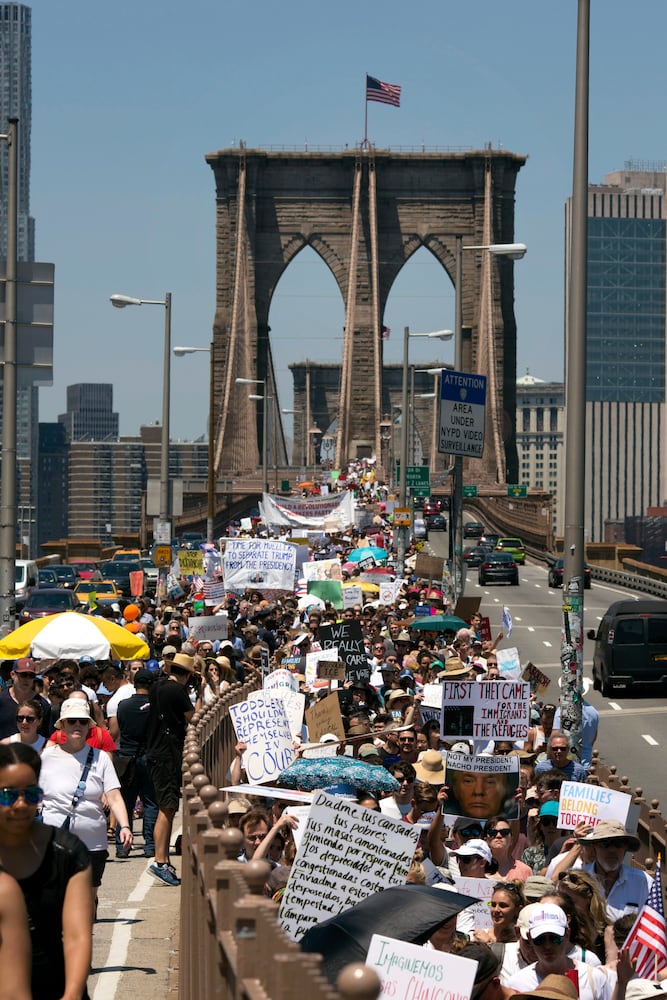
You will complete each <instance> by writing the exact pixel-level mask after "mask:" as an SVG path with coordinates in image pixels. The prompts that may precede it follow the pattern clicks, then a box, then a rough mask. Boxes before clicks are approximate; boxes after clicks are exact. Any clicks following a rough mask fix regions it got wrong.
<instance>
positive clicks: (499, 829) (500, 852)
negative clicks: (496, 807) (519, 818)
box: [485, 816, 533, 882]
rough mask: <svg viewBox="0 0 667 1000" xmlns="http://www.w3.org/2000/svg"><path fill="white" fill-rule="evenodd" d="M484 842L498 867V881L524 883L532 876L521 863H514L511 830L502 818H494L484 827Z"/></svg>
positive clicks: (526, 866) (506, 821)
mask: <svg viewBox="0 0 667 1000" xmlns="http://www.w3.org/2000/svg"><path fill="white" fill-rule="evenodd" d="M485 836H486V842H487V844H488V845H489V847H490V849H491V854H492V855H493V860H494V861H495V862H496V864H497V865H498V873H497V875H496V876H495V877H496V878H498V879H502V880H503V881H507V880H508V879H520V880H521V881H522V882H525V881H526V879H527V878H530V876H531V875H532V874H533V872H532V870H531V869H530V868H529V867H528V865H525V864H524V863H523V861H515V860H514V858H513V857H512V828H511V826H510V824H509V821H508V820H506V819H503V817H502V816H494V818H493V819H490V820H489V822H488V824H487V827H486V833H485Z"/></svg>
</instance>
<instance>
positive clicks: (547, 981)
mask: <svg viewBox="0 0 667 1000" xmlns="http://www.w3.org/2000/svg"><path fill="white" fill-rule="evenodd" d="M516 995H517V997H526V998H527V997H531V1000H538V998H539V1000H577V997H578V995H579V994H578V992H577V988H576V986H575V985H574V983H573V982H572V980H571V979H568V977H567V976H558V975H556V973H550V974H549V975H548V976H545V977H544V979H543V980H542V982H541V983H540V984H539V986H536V987H535V989H534V990H529V991H528V992H527V993H517V994H516Z"/></svg>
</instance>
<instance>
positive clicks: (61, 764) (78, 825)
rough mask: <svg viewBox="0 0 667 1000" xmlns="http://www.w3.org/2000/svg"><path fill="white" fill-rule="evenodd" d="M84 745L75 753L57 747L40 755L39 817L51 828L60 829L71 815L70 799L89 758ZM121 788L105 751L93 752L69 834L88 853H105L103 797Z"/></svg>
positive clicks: (105, 831) (105, 826) (86, 747)
mask: <svg viewBox="0 0 667 1000" xmlns="http://www.w3.org/2000/svg"><path fill="white" fill-rule="evenodd" d="M89 750H90V747H89V746H88V744H86V745H85V746H84V747H83V748H82V749H81V750H78V751H77V753H67V751H66V750H63V749H62V748H61V747H59V746H58V745H57V744H53V745H52V746H48V747H47V748H46V750H45V751H44V753H43V754H42V770H41V774H40V777H39V783H40V785H41V787H42V788H43V789H44V804H43V807H42V818H43V820H44V822H45V823H49V824H50V825H51V826H61V825H62V823H63V820H64V819H65V817H66V816H68V815H70V814H72V798H73V796H74V793H75V791H76V788H77V785H78V784H79V781H80V780H81V774H82V772H83V769H84V767H85V764H86V760H87V759H88V751H89ZM114 788H120V781H119V780H118V775H117V774H116V769H115V768H114V766H113V763H112V761H111V757H110V756H109V754H108V753H105V751H104V750H93V763H92V765H91V768H90V772H89V774H88V778H87V779H86V787H85V789H84V791H83V794H82V796H81V798H80V800H79V803H78V805H77V807H76V809H75V810H74V813H73V814H72V819H71V821H70V832H71V833H75V834H76V836H77V837H79V838H80V839H81V840H82V841H83V842H84V844H85V845H86V847H87V848H88V850H89V851H106V849H107V818H106V816H105V815H104V811H103V809H102V794H103V793H107V792H110V791H111V790H112V789H114Z"/></svg>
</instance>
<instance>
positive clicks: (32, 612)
mask: <svg viewBox="0 0 667 1000" xmlns="http://www.w3.org/2000/svg"><path fill="white" fill-rule="evenodd" d="M79 608H80V604H79V601H78V600H77V598H76V595H75V594H74V591H73V590H65V588H64V587H53V588H44V589H43V590H33V592H32V594H30V595H29V596H28V599H27V600H26V602H25V604H24V605H23V607H22V608H21V611H20V614H19V623H20V624H21V625H24V624H25V623H26V622H31V621H33V620H34V619H35V618H45V617H46V616H47V615H57V614H59V613H60V612H61V611H78V610H79Z"/></svg>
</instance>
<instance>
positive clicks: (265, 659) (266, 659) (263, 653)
mask: <svg viewBox="0 0 667 1000" xmlns="http://www.w3.org/2000/svg"><path fill="white" fill-rule="evenodd" d="M259 667H260V670H261V672H262V677H263V678H264V679H266V677H268V674H269V671H270V670H271V651H270V650H269V648H268V647H267V646H260V647H259Z"/></svg>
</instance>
